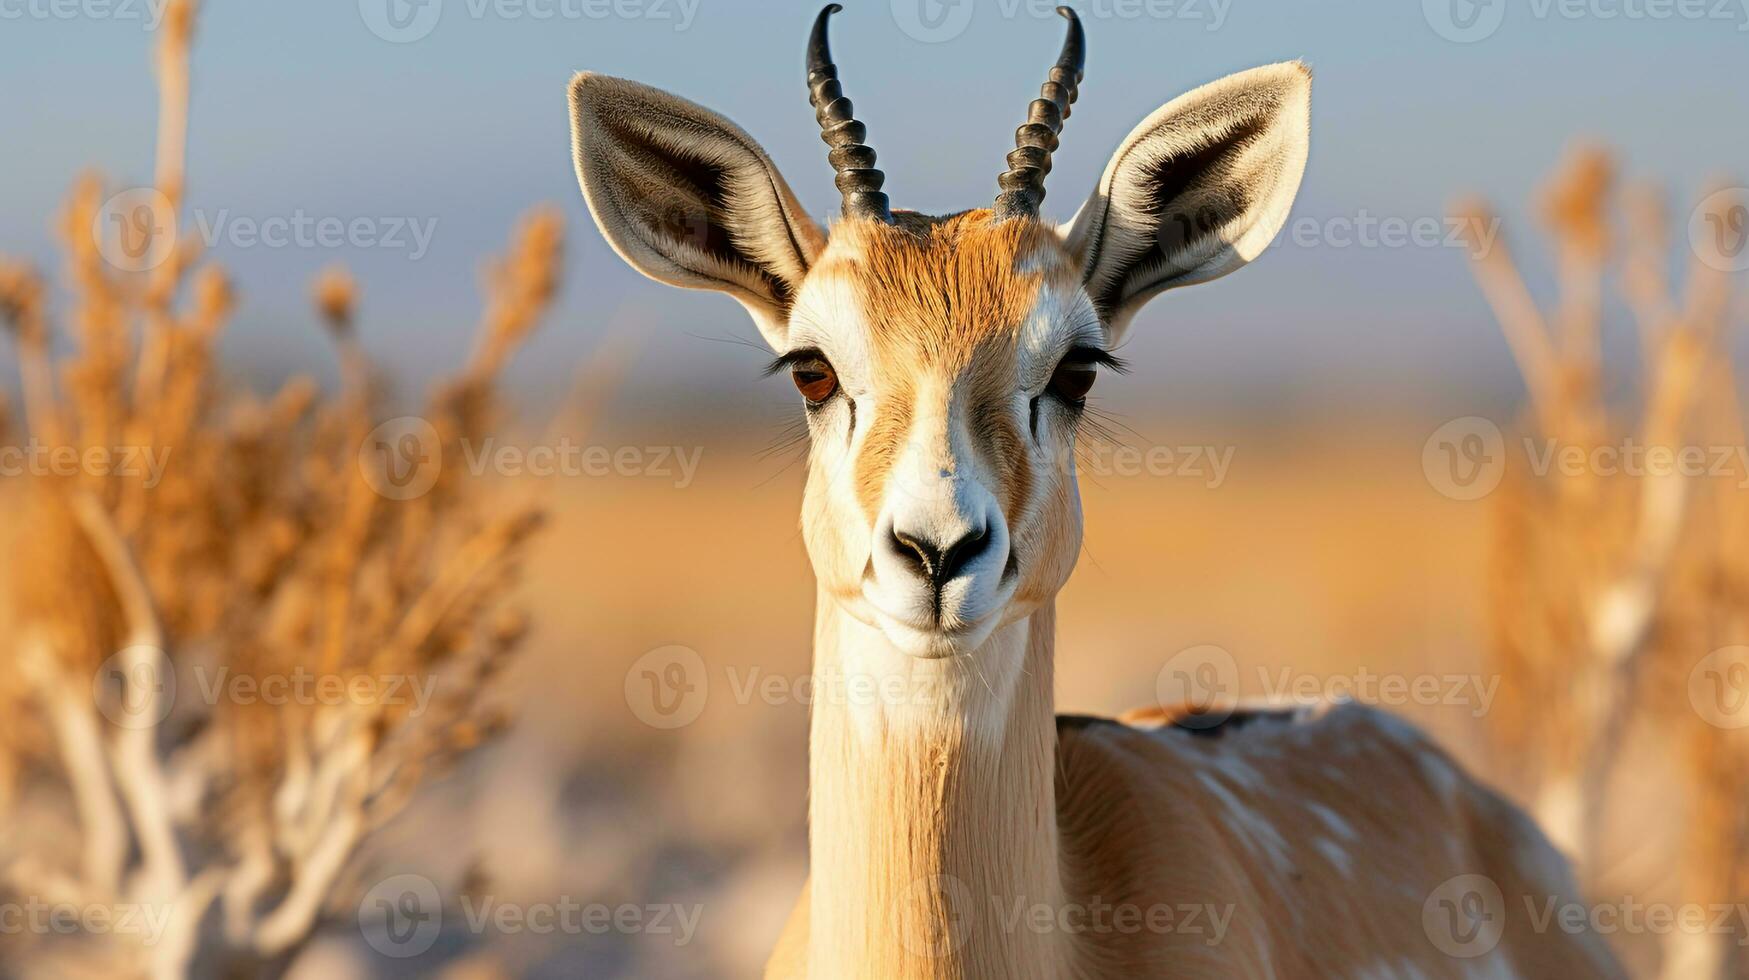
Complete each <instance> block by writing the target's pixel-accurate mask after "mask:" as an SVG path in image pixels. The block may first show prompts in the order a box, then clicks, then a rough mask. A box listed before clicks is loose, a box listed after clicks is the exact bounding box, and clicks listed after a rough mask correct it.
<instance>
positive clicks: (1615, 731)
mask: <svg viewBox="0 0 1749 980" xmlns="http://www.w3.org/2000/svg"><path fill="white" fill-rule="evenodd" d="M1708 201H1709V202H1712V203H1713V204H1714V205H1716V206H1717V207H1728V206H1731V202H1729V199H1728V198H1726V197H1709V198H1708ZM1721 202H1723V203H1721ZM1542 203H1543V206H1542V209H1541V211H1542V218H1543V223H1544V225H1545V227H1546V229H1547V231H1548V234H1549V236H1550V239H1551V241H1552V243H1553V246H1554V258H1555V268H1556V270H1557V277H1558V283H1557V285H1558V289H1557V292H1556V295H1557V298H1556V300H1555V302H1554V304H1553V307H1552V308H1551V309H1548V310H1546V311H1545V310H1544V309H1543V308H1542V307H1540V306H1539V304H1538V303H1537V302H1536V301H1535V300H1534V299H1533V298H1532V295H1531V292H1530V290H1529V289H1528V288H1527V287H1526V285H1525V283H1524V280H1523V278H1522V276H1521V274H1520V272H1519V269H1518V266H1517V264H1516V262H1515V260H1514V258H1513V256H1512V255H1511V254H1510V253H1509V252H1508V251H1507V249H1506V248H1505V246H1504V245H1499V244H1497V245H1495V246H1494V248H1493V249H1491V250H1486V251H1483V250H1478V251H1477V252H1476V254H1475V263H1474V267H1475V272H1476V276H1477V279H1478V282H1479V283H1480V285H1481V286H1482V289H1483V292H1484V293H1485V294H1486V296H1487V298H1488V301H1489V303H1490V305H1491V306H1492V308H1493V310H1494V312H1495V315H1496V317H1497V319H1498V320H1499V322H1500V325H1501V327H1502V329H1503V330H1504V332H1505V334H1506V337H1507V339H1508V341H1509V344H1510V346H1511V348H1512V351H1513V354H1514V356H1515V358H1516V360H1517V362H1518V366H1519V368H1520V371H1521V373H1522V374H1523V376H1524V380H1525V383H1526V386H1527V388H1528V390H1529V395H1530V402H1529V405H1528V408H1527V411H1526V418H1525V419H1524V420H1523V423H1522V426H1521V429H1522V431H1521V432H1520V433H1518V434H1517V435H1516V436H1511V435H1509V436H1508V445H1509V446H1512V445H1521V444H1534V445H1535V446H1536V447H1538V451H1539V452H1545V451H1546V450H1547V449H1548V448H1549V447H1558V448H1560V449H1561V450H1562V451H1565V452H1578V453H1583V454H1584V458H1585V459H1586V460H1590V459H1592V458H1593V457H1592V453H1593V451H1594V450H1597V449H1599V448H1600V447H1602V448H1606V449H1608V450H1611V451H1613V450H1616V449H1625V448H1626V447H1629V446H1637V447H1640V450H1641V451H1642V452H1644V453H1647V454H1648V455H1647V456H1646V457H1645V458H1646V459H1648V460H1650V459H1651V458H1652V457H1651V456H1650V454H1651V453H1656V452H1668V453H1676V452H1679V451H1682V450H1684V449H1690V450H1700V451H1702V452H1703V453H1705V458H1706V465H1707V466H1709V467H1710V466H1711V465H1712V464H1713V462H1714V460H1715V458H1716V456H1715V452H1716V451H1718V450H1725V449H1734V448H1736V447H1742V446H1743V445H1744V440H1743V432H1742V428H1741V424H1740V420H1741V406H1740V405H1739V403H1738V398H1737V387H1736V381H1735V377H1734V374H1733V370H1732V363H1731V358H1730V354H1729V343H1728V334H1729V331H1728V330H1727V329H1726V328H1727V327H1728V325H1729V324H1730V323H1731V322H1732V320H1733V318H1734V316H1735V315H1736V311H1735V310H1733V309H1732V302H1733V291H1732V288H1731V282H1730V279H1729V275H1728V273H1727V272H1726V271H1724V270H1723V269H1722V268H1720V267H1719V265H1720V264H1719V263H1717V262H1714V263H1710V264H1709V263H1708V262H1707V261H1705V260H1704V259H1703V257H1702V256H1701V255H1700V254H1699V252H1698V251H1695V252H1689V251H1688V250H1686V249H1685V254H1689V259H1688V261H1687V262H1686V263H1685V265H1686V270H1685V274H1686V281H1685V282H1684V283H1682V284H1681V286H1680V287H1676V286H1673V285H1672V283H1671V282H1670V275H1669V268H1670V266H1671V252H1672V235H1671V227H1670V226H1671V221H1670V218H1669V215H1668V214H1667V213H1666V209H1665V206H1664V203H1663V201H1662V199H1661V197H1660V195H1659V194H1658V192H1657V191H1656V190H1655V189H1653V188H1651V187H1648V186H1644V185H1635V186H1629V187H1627V188H1626V189H1625V190H1622V191H1621V192H1619V194H1618V190H1617V182H1616V176H1615V167H1614V164H1613V161H1612V160H1611V159H1610V157H1609V156H1608V155H1607V154H1606V153H1604V152H1602V151H1600V150H1596V149H1581V150H1579V151H1576V152H1575V153H1573V154H1572V155H1571V156H1570V158H1569V160H1568V161H1567V162H1566V164H1565V165H1564V166H1563V167H1562V168H1561V169H1560V170H1559V171H1558V172H1557V173H1556V174H1555V176H1554V179H1553V180H1552V182H1551V184H1550V186H1549V187H1548V189H1547V191H1546V192H1545V195H1544V199H1543V202H1542ZM1462 216H1463V217H1464V218H1465V219H1466V223H1467V224H1469V225H1470V226H1472V227H1485V226H1486V225H1487V224H1489V223H1491V222H1492V221H1493V220H1494V218H1493V215H1492V214H1491V213H1490V212H1489V211H1488V209H1487V208H1486V207H1484V206H1482V205H1479V204H1476V205H1468V206H1466V207H1465V208H1463V209H1462ZM1703 217H1706V216H1703ZM1717 217H1718V218H1722V217H1723V215H1718V216H1717ZM1678 234H1679V237H1680V239H1681V241H1682V242H1683V244H1684V245H1687V244H1688V241H1687V228H1686V226H1682V227H1681V228H1680V230H1679V233H1678ZM1611 286H1614V287H1615V288H1617V289H1619V292H1620V296H1621V298H1622V299H1623V300H1625V305H1626V307H1627V308H1628V310H1629V311H1630V312H1631V314H1632V317H1633V319H1634V321H1635V323H1636V325H1637V327H1638V332H1639V340H1640V359H1639V365H1638V367H1639V374H1638V379H1637V385H1636V386H1635V389H1634V391H1633V392H1632V394H1631V395H1629V396H1626V397H1612V392H1611V390H1610V389H1611V385H1610V384H1609V382H1608V380H1607V372H1606V370H1605V365H1604V359H1603V342H1602V335H1603V324H1604V320H1605V312H1604V311H1605V306H1606V294H1607V290H1608V289H1609V288H1610V287H1611ZM1507 457H1508V460H1509V461H1510V463H1511V464H1513V465H1509V466H1508V467H1507V470H1506V474H1505V479H1504V482H1503V484H1502V486H1501V489H1500V491H1498V492H1497V494H1496V496H1495V503H1496V506H1497V521H1496V526H1495V540H1494V543H1493V549H1492V556H1493V557H1492V568H1491V574H1490V581H1489V588H1490V597H1491V603H1490V605H1491V610H1492V618H1493V628H1494V631H1495V639H1496V642H1495V645H1494V656H1495V659H1496V664H1497V669H1498V671H1499V673H1500V674H1501V676H1502V677H1504V678H1505V679H1506V683H1505V684H1504V685H1503V689H1502V693H1501V698H1500V707H1499V710H1498V712H1497V713H1496V716H1495V721H1496V723H1497V724H1496V727H1495V730H1494V732H1493V735H1494V736H1495V738H1496V739H1497V740H1498V741H1499V743H1500V744H1501V747H1502V748H1504V749H1505V750H1506V751H1505V752H1504V753H1503V755H1504V757H1505V758H1507V759H1510V760H1512V764H1514V765H1516V766H1518V767H1520V769H1521V771H1520V772H1519V773H1517V776H1518V778H1519V779H1520V780H1521V782H1522V783H1523V784H1524V785H1525V786H1527V787H1528V788H1529V793H1530V796H1531V798H1532V799H1533V800H1534V801H1535V804H1536V809H1537V815H1538V817H1539V818H1540V819H1541V820H1542V822H1543V825H1544V827H1545V829H1546V830H1547V831H1548V832H1549V833H1550V835H1551V836H1552V837H1554V838H1555V840H1556V842H1557V843H1559V844H1560V845H1562V846H1563V848H1565V849H1566V850H1567V851H1568V852H1569V853H1570V854H1572V855H1573V856H1574V857H1575V859H1576V860H1577V861H1578V863H1579V866H1580V868H1581V871H1582V873H1583V874H1584V876H1585V877H1586V878H1587V879H1588V880H1589V882H1590V883H1591V887H1593V888H1594V889H1598V890H1608V891H1609V893H1611V894H1614V893H1615V892H1614V889H1615V888H1616V887H1618V886H1621V887H1626V888H1628V889H1629V890H1630V891H1631V893H1632V894H1635V895H1639V896H1641V897H1642V898H1643V897H1644V895H1645V892H1644V891H1642V889H1646V890H1653V891H1656V890H1660V889H1662V893H1663V894H1664V895H1667V896H1669V897H1670V898H1672V899H1673V900H1675V901H1680V902H1690V903H1708V902H1729V901H1733V900H1735V899H1738V898H1741V897H1742V896H1743V895H1744V894H1745V888H1744V885H1745V883H1744V881H1743V880H1742V873H1743V864H1744V860H1743V859H1744V854H1743V851H1742V843H1743V840H1744V833H1745V830H1746V828H1745V826H1744V825H1743V813H1742V810H1743V808H1742V800H1743V799H1745V797H1746V794H1749V744H1745V742H1744V740H1743V738H1742V735H1741V733H1739V732H1735V731H1734V730H1733V729H1732V728H1731V727H1730V725H1729V720H1728V719H1725V721H1726V722H1727V723H1726V724H1719V723H1717V722H1719V721H1720V720H1721V719H1719V718H1718V717H1717V716H1713V717H1711V718H1709V717H1708V716H1707V712H1705V711H1703V710H1701V709H1700V708H1699V707H1698V706H1697V705H1696V704H1695V702H1694V701H1693V700H1692V699H1691V687H1690V681H1691V678H1692V677H1693V675H1694V674H1695V672H1696V671H1697V670H1699V669H1704V667H1702V666H1701V665H1700V662H1701V661H1702V660H1703V658H1705V657H1707V656H1708V655H1709V653H1710V652H1711V651H1715V650H1718V649H1720V648H1723V647H1727V646H1730V645H1732V644H1741V643H1744V642H1746V640H1749V495H1746V494H1745V493H1744V492H1743V491H1742V490H1741V489H1739V486H1738V483H1739V481H1740V480H1742V479H1743V478H1744V477H1746V476H1749V474H1745V473H1742V472H1740V471H1739V469H1738V467H1737V466H1736V465H1733V466H1732V467H1731V470H1730V472H1729V473H1726V474H1720V475H1706V474H1698V473H1692V472H1689V473H1685V472H1682V471H1678V470H1676V469H1675V468H1673V467H1669V466H1652V465H1647V466H1645V467H1643V468H1642V470H1641V471H1636V472H1629V471H1627V470H1626V468H1625V467H1623V468H1621V469H1620V471H1616V470H1617V469H1618V468H1617V467H1615V466H1613V465H1605V466H1592V465H1590V464H1587V465H1585V466H1583V467H1579V468H1577V470H1568V469H1565V468H1562V467H1558V466H1557V467H1555V468H1553V469H1551V470H1549V471H1547V472H1542V473H1538V472H1534V471H1533V468H1532V467H1530V466H1519V465H1516V464H1520V463H1523V462H1525V461H1524V459H1523V458H1522V454H1515V453H1513V452H1511V451H1509V452H1508V453H1507ZM1600 458H1601V459H1604V460H1605V461H1607V460H1609V459H1611V458H1612V457H1608V456H1605V457H1600ZM1671 458H1674V457H1671ZM1740 458H1741V457H1738V458H1737V459H1739V460H1740ZM1735 462H1736V460H1733V463H1735ZM1743 692H1744V693H1749V686H1745V687H1744V688H1743ZM1744 720H1749V715H1746V716H1745V719H1744ZM1630 750H1634V751H1637V752H1638V755H1637V756H1636V758H1635V761H1634V762H1633V764H1632V765H1625V764H1624V756H1625V755H1626V754H1627V753H1628V752H1629V751H1630ZM1648 762H1649V763H1650V764H1649V765H1648ZM1672 787H1675V790H1674V791H1672ZM1683 800H1686V801H1687V802H1686V804H1684V803H1682V802H1681V801H1683ZM1653 808H1656V809H1658V810H1659V811H1660V812H1659V813H1657V814H1653V813H1651V812H1650V810H1651V809H1653ZM1636 810H1638V811H1643V812H1644V815H1645V817H1646V818H1647V819H1646V821H1645V823H1649V824H1658V823H1661V824H1662V825H1663V826H1662V827H1657V828H1655V829H1656V830H1659V831H1663V832H1666V833H1667V836H1665V837H1659V836H1657V835H1656V834H1654V835H1649V836H1637V839H1635V840H1632V841H1628V842H1625V843H1624V842H1623V841H1621V840H1619V839H1618V840H1610V839H1609V838H1610V836H1611V835H1612V834H1614V835H1617V836H1618V837H1619V836H1620V834H1621V833H1622V829H1621V828H1623V827H1632V826H1634V825H1635V822H1636V820H1637V819H1638V818H1639V816H1640V814H1636V813H1635V812H1634V811H1636ZM1673 824H1674V826H1672V825H1673ZM1631 833H1635V834H1636V835H1637V834H1638V832H1637V831H1632V832H1631ZM1630 864H1631V865H1635V866H1637V867H1636V868H1635V870H1633V871H1631V872H1626V873H1619V874H1618V873H1617V872H1619V871H1621V870H1622V868H1621V867H1618V865H1630ZM1656 878H1662V879H1663V881H1661V882H1658V883H1651V882H1652V879H1656ZM1712 941H1713V942H1714V943H1716V944H1722V943H1724V942H1725V941H1726V939H1725V937H1718V936H1715V937H1713V939H1712ZM1716 968H1717V961H1716V960H1715V961H1713V963H1712V964H1711V966H1710V967H1704V968H1703V967H1695V966H1694V965H1692V964H1690V965H1689V966H1687V967H1683V968H1681V969H1678V970H1677V972H1676V973H1672V972H1670V971H1671V970H1673V969H1676V968H1675V967H1673V965H1672V964H1671V963H1670V962H1669V960H1668V958H1667V959H1666V963H1665V970H1666V973H1667V975H1678V974H1680V973H1683V972H1684V971H1686V970H1692V969H1702V970H1703V972H1701V973H1688V974H1687V975H1695V976H1700V975H1705V973H1704V970H1705V969H1714V970H1716Z"/></svg>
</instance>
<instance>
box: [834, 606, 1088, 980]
mask: <svg viewBox="0 0 1749 980" xmlns="http://www.w3.org/2000/svg"><path fill="white" fill-rule="evenodd" d="M818 601H819V607H818V611H817V613H816V617H815V632H814V677H815V690H816V697H815V700H814V705H813V721H812V731H811V734H810V738H809V772H810V792H809V796H810V805H809V838H810V864H811V871H810V873H811V876H812V885H811V898H810V906H809V919H810V941H809V974H810V975H811V976H814V977H834V978H837V977H847V978H848V977H880V978H883V980H884V978H919V980H920V978H938V977H939V978H950V977H951V978H967V977H970V978H975V977H1032V976H1040V977H1043V976H1062V975H1065V973H1066V972H1067V971H1066V969H1064V967H1065V965H1066V957H1067V950H1066V949H1064V948H1062V946H1061V943H1062V942H1063V937H1062V936H1061V935H1060V934H1056V933H1051V932H1048V931H1038V930H1033V929H1029V928H1027V927H1026V923H1027V921H1028V919H1027V916H1026V914H1025V912H1026V910H1028V909H1032V908H1034V907H1035V906H1038V905H1041V904H1043V905H1047V906H1048V907H1050V908H1057V907H1058V906H1059V903H1060V899H1061V895H1062V891H1063V885H1062V876H1061V870H1060V867H1059V863H1058V862H1059V855H1058V840H1057V814H1056V793H1055V786H1054V782H1053V780H1054V760H1055V758H1056V725H1055V721H1054V715H1053V710H1052V690H1051V684H1052V676H1051V655H1052V646H1053V633H1054V628H1055V612H1054V608H1053V607H1052V606H1049V605H1047V606H1045V607H1043V608H1041V609H1040V610H1039V611H1038V612H1036V613H1034V614H1033V615H1032V616H1031V617H1030V618H1028V619H1026V620H1022V621H1019V622H1016V623H1013V624H1010V625H1008V626H1006V627H1003V628H1001V629H999V630H997V631H996V632H995V633H994V634H993V635H992V636H991V637H990V639H989V640H987V641H985V643H984V645H983V647H981V648H980V649H978V650H977V651H976V652H974V653H972V654H969V655H966V656H962V657H957V658H953V659H948V660H933V661H932V660H919V659H916V658H914V657H911V656H909V655H907V654H905V653H902V652H900V651H898V650H896V649H894V648H893V647H892V646H891V645H890V644H889V643H888V641H887V639H886V637H885V635H884V634H882V633H881V632H880V630H878V629H876V628H874V627H871V626H868V625H866V624H864V623H861V622H859V621H857V620H855V619H853V618H851V617H850V616H848V615H845V614H844V613H842V612H841V611H839V609H838V607H837V605H836V604H835V603H833V602H832V601H831V599H830V598H829V597H828V596H826V595H824V594H822V595H821V596H820V597H819V599H818Z"/></svg>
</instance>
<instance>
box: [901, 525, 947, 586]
mask: <svg viewBox="0 0 1749 980" xmlns="http://www.w3.org/2000/svg"><path fill="white" fill-rule="evenodd" d="M892 545H893V554H895V555H897V556H898V557H899V560H900V561H902V562H904V563H905V564H907V565H909V566H911V570H912V571H913V572H916V573H917V574H918V575H919V576H921V577H923V578H927V579H933V578H934V577H935V569H936V568H937V567H938V566H939V565H940V564H941V552H939V551H936V550H935V546H934V545H931V544H930V543H928V542H927V541H923V540H920V539H918V538H913V537H912V536H910V535H909V534H906V533H904V532H903V531H900V530H898V529H894V531H893V540H892Z"/></svg>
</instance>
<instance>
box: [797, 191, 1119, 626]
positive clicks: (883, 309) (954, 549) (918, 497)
mask: <svg viewBox="0 0 1749 980" xmlns="http://www.w3.org/2000/svg"><path fill="white" fill-rule="evenodd" d="M787 339H788V341H789V343H788V346H787V349H786V350H785V351H784V352H783V354H782V356H781V357H780V358H779V360H778V365H779V366H780V367H781V368H782V369H784V370H786V371H788V372H789V373H790V375H791V376H792V378H793V379H794V380H795V384H796V387H797V389H798V390H799V392H800V398H801V399H802V401H803V402H804V405H805V411H806V413H807V418H808V428H809V431H810V434H811V437H812V448H811V452H810V468H809V476H808V487H807V495H806V499H805V502H804V504H803V513H802V531H803V535H804V537H805V539H806V541H807V546H808V552H809V555H810V557H811V559H812V561H813V565H814V571H815V574H816V575H817V576H818V578H819V581H820V585H821V588H822V591H823V592H824V593H825V594H827V595H829V596H830V597H831V598H832V600H833V601H835V602H837V603H839V604H840V605H841V606H842V607H843V608H844V609H845V611H847V612H848V613H850V614H851V615H853V616H855V617H856V618H857V619H860V620H862V621H863V622H866V623H868V624H870V625H873V626H878V627H879V628H880V629H881V630H882V631H883V632H884V633H885V634H886V635H887V637H888V638H889V639H890V640H891V641H892V642H893V643H894V645H895V646H897V647H899V648H900V649H901V650H904V651H906V652H908V653H910V654H912V655H914V656H918V657H941V656H948V655H952V654H955V653H958V652H962V651H965V650H969V649H974V648H976V647H977V646H978V645H979V644H980V643H981V642H982V641H983V640H984V639H985V638H986V637H987V636H989V634H990V632H991V631H992V630H993V629H995V628H996V627H997V626H999V625H1002V624H1003V623H1006V622H1009V621H1012V620H1014V619H1017V618H1021V617H1024V616H1026V615H1029V614H1030V613H1031V612H1032V611H1033V610H1034V609H1036V608H1037V607H1038V606H1039V605H1040V604H1041V603H1042V602H1044V601H1046V600H1048V599H1049V598H1050V597H1051V596H1052V595H1053V594H1054V593H1055V592H1056V591H1057V590H1058V589H1059V588H1061V586H1062V585H1063V583H1064V581H1065V580H1067V578H1068V575H1069V571H1070V569H1071V568H1072V567H1073V566H1074V563H1075V557H1076V554H1077V552H1078V550H1079V548H1080V543H1081V510H1080V500H1079V496H1078V494H1077V491H1076V487H1075V475H1074V470H1073V463H1072V460H1073V458H1074V457H1073V449H1074V440H1075V431H1076V427H1077V424H1078V422H1079V420H1080V418H1081V415H1082V412H1084V411H1085V409H1086V398H1087V394H1088V389H1089V388H1090V387H1091V386H1092V383H1093V381H1094V379H1095V377H1096V375H1097V373H1098V371H1099V368H1100V366H1101V364H1102V363H1104V364H1109V363H1111V362H1112V358H1111V357H1110V355H1109V354H1107V353H1106V350H1105V344H1106V337H1105V329H1104V327H1103V326H1102V325H1101V323H1100V319H1099V316H1098V314H1097V313H1096V312H1095V310H1094V308H1093V303H1092V301H1091V300H1090V299H1089V297H1088V296H1087V293H1086V291H1085V290H1083V289H1082V286H1081V266H1080V263H1078V262H1076V261H1075V260H1074V259H1073V257H1072V256H1071V255H1070V253H1069V252H1068V250H1067V249H1066V248H1065V247H1064V246H1063V244H1062V240H1061V239H1060V238H1059V237H1058V235H1057V234H1056V232H1055V231H1054V230H1053V229H1051V228H1049V227H1047V226H1045V225H1043V224H1041V223H1039V222H1037V221H1030V220H1028V221H1009V222H1003V223H1000V224H994V223H992V222H991V220H990V214H989V212H988V211H976V212H968V213H966V214H963V215H958V216H955V217H951V218H947V219H942V220H934V219H926V218H922V217H919V216H910V215H904V214H901V215H899V216H898V222H897V223H896V224H894V225H887V224H882V223H877V222H873V221H847V222H844V223H841V224H840V225H838V226H837V228H836V229H834V232H833V235H832V239H831V242H830V243H829V244H828V246H827V248H826V249H825V251H824V252H823V253H822V254H821V256H820V259H819V261H818V262H817V263H816V264H815V265H814V267H813V269H812V270H811V271H810V272H809V274H808V276H807V278H806V280H805V281H804V282H803V284H802V287H801V289H800V291H799V293H798V295H797V297H796V300H795V303H794V306H793V308H792V311H791V314H790V317H789V324H788V330H787Z"/></svg>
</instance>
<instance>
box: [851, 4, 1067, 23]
mask: <svg viewBox="0 0 1749 980" xmlns="http://www.w3.org/2000/svg"><path fill="white" fill-rule="evenodd" d="M834 6H836V4H834ZM1057 16H1058V17H1061V18H1063V19H1064V20H1066V21H1070V22H1071V23H1076V24H1078V23H1080V22H1081V18H1079V17H1077V16H1075V11H1074V9H1073V8H1071V7H1069V6H1068V5H1064V6H1061V7H1058V8H1057Z"/></svg>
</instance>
